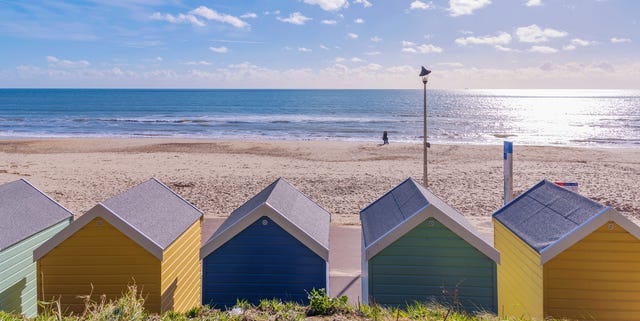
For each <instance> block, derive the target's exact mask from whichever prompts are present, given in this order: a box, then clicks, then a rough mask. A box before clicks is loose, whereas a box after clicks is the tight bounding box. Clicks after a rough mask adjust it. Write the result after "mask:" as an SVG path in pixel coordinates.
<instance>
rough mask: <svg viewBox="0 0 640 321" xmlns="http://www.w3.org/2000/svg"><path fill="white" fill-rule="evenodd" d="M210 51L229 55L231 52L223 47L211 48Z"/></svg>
mask: <svg viewBox="0 0 640 321" xmlns="http://www.w3.org/2000/svg"><path fill="white" fill-rule="evenodd" d="M209 50H211V51H213V52H215V53H227V52H229V48H227V47H225V46H222V47H209Z"/></svg>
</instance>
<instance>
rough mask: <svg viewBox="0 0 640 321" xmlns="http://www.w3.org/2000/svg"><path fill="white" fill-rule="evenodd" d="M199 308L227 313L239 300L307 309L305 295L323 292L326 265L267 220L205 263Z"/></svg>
mask: <svg viewBox="0 0 640 321" xmlns="http://www.w3.org/2000/svg"><path fill="white" fill-rule="evenodd" d="M202 268H203V284H202V287H203V290H202V301H203V304H210V305H212V306H215V307H218V308H225V307H231V306H233V305H234V304H235V303H236V300H237V299H241V300H242V299H244V300H247V301H248V302H250V303H253V304H258V303H259V302H260V299H271V298H278V299H281V300H283V301H296V302H300V303H304V304H306V303H308V299H307V292H306V291H311V290H312V289H313V288H316V289H320V288H326V287H327V284H326V280H327V265H326V262H325V261H324V259H322V258H321V257H320V256H318V255H317V254H315V253H314V252H313V251H311V250H310V249H309V248H307V247H306V246H304V245H303V244H302V243H301V242H300V241H298V240H297V239H296V238H294V237H293V236H292V235H290V234H289V233H287V232H286V231H285V230H284V229H282V228H281V227H280V226H278V225H277V224H276V223H274V222H273V221H272V220H271V219H269V218H268V217H266V216H263V217H261V218H259V219H258V220H257V221H256V222H254V223H252V224H251V225H249V226H248V227H247V228H245V229H244V230H243V231H241V232H240V233H238V234H237V235H235V236H234V237H233V238H232V239H231V240H229V241H228V242H226V243H225V244H224V245H222V246H221V247H219V248H218V249H216V250H215V251H213V252H212V253H211V254H209V255H208V256H206V257H205V258H204V260H203V266H202Z"/></svg>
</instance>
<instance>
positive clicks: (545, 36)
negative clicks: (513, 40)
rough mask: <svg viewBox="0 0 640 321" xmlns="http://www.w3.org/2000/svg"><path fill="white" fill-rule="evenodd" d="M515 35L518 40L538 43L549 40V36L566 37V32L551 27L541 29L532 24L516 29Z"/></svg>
mask: <svg viewBox="0 0 640 321" xmlns="http://www.w3.org/2000/svg"><path fill="white" fill-rule="evenodd" d="M516 35H517V36H518V40H520V42H528V43H538V42H546V41H549V40H550V38H562V37H566V36H567V35H568V33H566V32H565V31H560V30H556V29H551V28H545V29H541V28H540V27H538V26H537V25H535V24H533V25H530V26H527V27H520V28H518V29H516Z"/></svg>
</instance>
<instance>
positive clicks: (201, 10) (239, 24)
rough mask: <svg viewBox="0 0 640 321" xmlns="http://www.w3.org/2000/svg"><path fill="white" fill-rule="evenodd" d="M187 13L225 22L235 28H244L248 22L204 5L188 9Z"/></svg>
mask: <svg viewBox="0 0 640 321" xmlns="http://www.w3.org/2000/svg"><path fill="white" fill-rule="evenodd" d="M189 13H190V14H193V15H197V16H201V17H203V18H205V19H207V20H214V21H218V22H222V23H227V24H230V25H232V26H234V27H236V28H244V27H248V26H249V24H248V23H246V22H244V21H242V20H241V19H240V18H238V17H234V16H232V15H228V14H221V13H218V12H217V11H215V10H212V9H209V8H207V7H205V6H199V7H198V8H196V9H193V10H191V11H189Z"/></svg>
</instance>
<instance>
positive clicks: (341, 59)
mask: <svg viewBox="0 0 640 321" xmlns="http://www.w3.org/2000/svg"><path fill="white" fill-rule="evenodd" d="M346 60H347V59H344V58H342V57H336V59H335V60H334V61H335V62H344V61H346Z"/></svg>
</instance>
